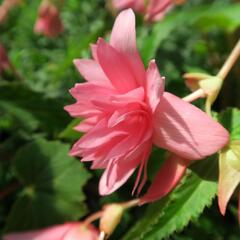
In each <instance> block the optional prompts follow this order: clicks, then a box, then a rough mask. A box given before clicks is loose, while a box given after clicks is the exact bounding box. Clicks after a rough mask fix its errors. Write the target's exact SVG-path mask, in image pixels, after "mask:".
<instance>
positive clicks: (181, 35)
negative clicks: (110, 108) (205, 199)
mask: <svg viewBox="0 0 240 240" xmlns="http://www.w3.org/2000/svg"><path fill="white" fill-rule="evenodd" d="M55 2H56V5H58V10H59V14H60V18H61V21H62V25H63V28H62V29H61V31H59V34H57V36H50V37H49V36H46V35H48V34H39V33H38V34H37V33H36V30H35V32H34V28H35V29H36V26H35V24H36V21H37V19H38V15H39V6H40V4H41V1H40V0H34V1H33V0H25V1H21V2H20V1H19V3H16V5H15V6H14V7H12V8H11V9H10V10H9V11H8V14H7V16H5V17H4V20H2V21H1V22H0V44H1V45H2V49H4V50H1V45H0V51H4V52H5V53H4V54H5V55H6V56H7V59H6V57H5V61H4V57H3V54H2V59H1V56H0V233H3V232H4V231H7V232H11V231H21V230H30V229H38V228H40V227H45V226H49V225H52V224H57V223H62V222H64V221H73V220H79V219H82V218H84V217H85V216H86V215H88V214H89V213H92V212H94V211H97V210H99V209H100V208H101V206H102V205H103V204H105V203H108V202H113V201H126V200H128V199H129V198H130V193H131V188H132V183H131V181H130V182H129V183H128V184H127V185H126V186H124V187H123V188H122V189H121V190H119V191H118V192H117V193H114V194H112V195H111V196H109V197H104V198H100V197H99V195H98V180H99V176H100V174H101V172H100V171H89V166H88V165H87V164H85V165H83V164H80V163H79V161H78V160H76V159H72V158H70V157H68V150H69V148H70V145H71V144H72V143H73V142H74V141H76V140H77V139H78V138H79V137H80V134H79V133H76V132H74V131H73V130H72V127H73V126H75V125H76V124H77V123H78V120H72V119H71V118H70V117H69V116H68V114H67V113H66V112H65V111H64V110H63V107H64V106H65V105H68V104H70V103H73V102H74V100H73V99H72V98H71V96H70V94H69V89H70V88H71V87H73V85H74V84H75V83H77V82H82V81H84V80H83V78H82V77H81V76H80V75H79V73H78V72H77V70H76V69H75V67H74V66H73V59H75V58H90V57H91V55H90V43H94V42H96V40H97V38H98V37H100V36H101V37H104V38H108V36H109V33H110V31H111V28H112V25H113V23H114V19H115V14H116V12H115V11H113V9H110V7H109V1H108V3H106V1H104V0H66V1H55ZM1 4H2V5H3V4H4V1H3V0H0V5H1ZM2 14H3V13H2ZM0 19H1V11H0ZM239 26H240V2H239V1H233V0H232V1H231V0H189V1H186V3H185V4H183V5H181V6H177V7H176V8H175V9H173V10H172V11H171V12H169V13H168V14H167V15H166V16H165V18H164V19H163V20H162V21H160V22H157V23H153V24H150V23H145V22H144V21H143V18H142V16H140V15H137V42H138V47H139V51H140V54H141V56H142V59H143V61H144V63H145V64H147V63H148V61H149V60H150V59H152V58H155V59H156V61H157V64H158V66H159V69H160V72H161V74H162V75H163V76H165V77H166V89H167V91H169V92H172V93H174V94H176V95H178V96H179V97H183V96H185V95H187V94H189V92H190V91H189V90H188V89H187V87H186V86H185V84H184V80H183V78H182V75H183V74H184V73H186V72H193V71H194V72H196V71H201V72H202V71H206V72H208V73H210V74H216V73H217V72H218V70H219V69H220V68H221V66H222V64H223V63H224V60H225V59H226V57H227V56H228V54H229V53H230V51H231V50H232V48H233V47H234V45H235V43H236V42H237V40H238V39H239V36H240V28H239ZM0 55H1V52H0ZM1 64H2V65H1ZM239 78H240V63H239V61H238V62H237V64H236V65H235V66H234V68H233V69H232V71H231V73H230V74H229V75H228V77H227V79H226V81H225V82H224V87H223V88H222V91H221V94H220V96H219V98H218V99H217V101H216V103H215V104H214V106H213V109H214V110H216V111H219V110H223V109H226V108H227V107H229V106H232V107H240V95H239V89H240V80H239ZM196 104H197V105H198V106H200V107H202V106H203V102H202V101H201V100H199V101H197V102H196ZM33 140H34V141H33ZM155 154H156V153H155ZM160 155H161V152H158V153H157V156H160ZM154 157H155V158H156V155H155V156H154V154H152V158H153V159H154ZM58 159H60V160H59V162H60V163H58ZM69 159H70V160H71V161H70V160H69ZM69 162H71V163H69ZM155 162H156V160H155ZM66 169H68V170H67V171H65V170H66ZM149 172H150V173H149V176H150V178H151V176H153V174H154V166H152V167H151V166H150V168H149ZM80 188H81V189H80ZM199 197H201V196H199ZM186 201H187V199H186ZM210 202H211V201H210ZM236 202H237V198H235V199H233V200H232V202H231V203H230V206H229V209H228V211H227V213H226V216H225V217H222V216H221V215H220V213H219V210H218V206H217V201H216V199H214V200H213V204H212V205H211V204H210V203H209V206H210V205H211V206H210V207H209V208H206V209H205V210H204V212H203V214H202V215H201V216H200V218H198V219H197V216H192V219H191V220H192V221H191V223H190V224H189V225H188V226H187V227H185V228H184V229H183V230H182V228H179V229H180V230H179V231H177V232H176V233H174V234H172V235H171V237H170V238H169V239H176V240H180V239H184V240H187V239H195V240H197V239H199V240H200V239H201V240H202V239H214V240H226V239H229V240H237V239H239V236H240V232H239V227H238V224H237V207H236V205H237V204H236ZM183 203H184V201H183ZM146 211H148V212H149V210H147V206H144V207H142V210H141V211H139V209H132V210H131V211H129V212H128V213H127V214H125V215H124V219H123V221H122V222H121V224H120V226H119V227H118V228H117V231H116V232H115V233H114V235H113V236H112V238H111V239H131V237H130V236H131V233H130V234H129V235H126V233H127V232H128V231H131V230H130V229H131V227H132V226H133V225H134V224H135V222H137V221H138V219H142V218H145V217H146V216H148V215H146ZM176 214H177V212H176ZM156 218H157V216H156ZM169 219H170V218H169ZM166 221H167V220H166ZM159 228H161V225H159ZM136 239H138V238H136ZM139 239H140V237H139ZM144 239H157V238H151V237H149V238H147V237H146V238H144ZM159 239H160V238H159Z"/></svg>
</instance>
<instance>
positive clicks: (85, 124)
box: [74, 115, 101, 132]
mask: <svg viewBox="0 0 240 240" xmlns="http://www.w3.org/2000/svg"><path fill="white" fill-rule="evenodd" d="M100 119H101V115H100V116H97V115H96V116H94V117H91V118H86V119H85V120H82V121H81V122H80V123H79V124H78V125H77V126H75V127H74V130H76V131H79V132H87V131H89V130H90V129H92V128H93V127H94V126H95V125H96V124H97V123H98V122H99V121H100Z"/></svg>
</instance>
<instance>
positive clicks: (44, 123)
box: [0, 83, 69, 132]
mask: <svg viewBox="0 0 240 240" xmlns="http://www.w3.org/2000/svg"><path fill="white" fill-rule="evenodd" d="M0 92H1V95H0V108H1V111H2V112H3V113H4V114H8V115H9V116H11V117H12V118H13V120H14V121H15V126H16V127H18V125H20V126H21V129H25V130H28V131H34V130H36V129H38V128H42V129H43V130H46V131H48V132H49V131H50V132H56V131H58V130H59V129H63V128H64V127H65V126H66V125H67V123H68V119H69V118H68V115H67V113H66V112H65V111H64V110H63V106H64V102H63V100H62V99H50V98H47V97H45V96H44V95H42V94H40V93H38V92H34V91H32V90H31V89H29V88H27V87H26V86H24V85H22V84H18V83H11V84H8V83H3V84H1V85H0ZM13 120H12V121H13Z"/></svg>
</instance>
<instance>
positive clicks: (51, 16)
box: [34, 1, 63, 37]
mask: <svg viewBox="0 0 240 240" xmlns="http://www.w3.org/2000/svg"><path fill="white" fill-rule="evenodd" d="M34 31H35V32H36V33H40V34H44V35H45V36H46V37H56V36H58V35H59V34H60V33H61V32H63V24H62V21H61V18H60V14H59V11H58V8H57V7H56V6H55V5H53V4H52V3H51V2H49V1H43V2H42V4H41V5H40V8H39V13H38V19H37V22H36V24H35V27H34Z"/></svg>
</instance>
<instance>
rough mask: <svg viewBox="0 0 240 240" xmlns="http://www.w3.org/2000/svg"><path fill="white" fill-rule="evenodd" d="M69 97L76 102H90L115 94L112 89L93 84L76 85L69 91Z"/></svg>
mask: <svg viewBox="0 0 240 240" xmlns="http://www.w3.org/2000/svg"><path fill="white" fill-rule="evenodd" d="M70 93H71V95H72V96H73V97H74V98H75V99H76V100H78V101H82V102H83V103H85V102H91V101H92V100H99V99H102V98H109V97H110V96H112V95H115V94H116V91H115V90H114V89H111V88H109V87H106V86H99V85H96V84H93V83H77V84H75V86H74V87H73V88H71V89H70Z"/></svg>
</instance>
